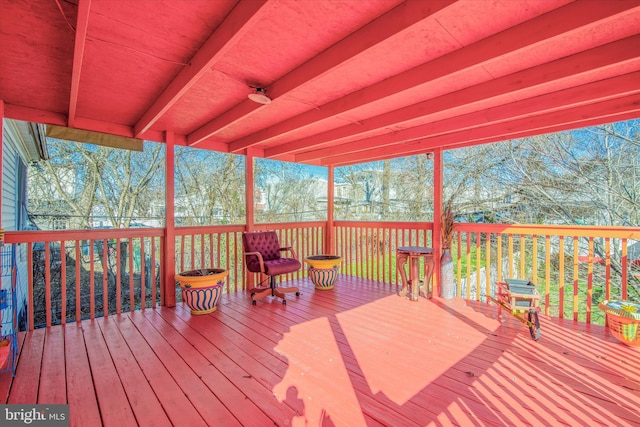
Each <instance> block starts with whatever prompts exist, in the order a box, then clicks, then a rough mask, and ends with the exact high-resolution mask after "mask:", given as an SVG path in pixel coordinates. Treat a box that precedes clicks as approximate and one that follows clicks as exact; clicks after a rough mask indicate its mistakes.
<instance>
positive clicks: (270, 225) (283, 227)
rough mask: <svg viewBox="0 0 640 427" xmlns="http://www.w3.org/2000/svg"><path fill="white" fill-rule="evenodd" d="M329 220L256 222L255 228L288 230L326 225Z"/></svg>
mask: <svg viewBox="0 0 640 427" xmlns="http://www.w3.org/2000/svg"><path fill="white" fill-rule="evenodd" d="M326 225H327V221H308V222H273V223H262V224H254V226H253V228H254V230H287V229H292V228H305V227H324V226H326Z"/></svg>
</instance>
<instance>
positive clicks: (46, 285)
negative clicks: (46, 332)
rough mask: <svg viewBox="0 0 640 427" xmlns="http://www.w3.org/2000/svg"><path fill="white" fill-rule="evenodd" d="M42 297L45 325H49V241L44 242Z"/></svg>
mask: <svg viewBox="0 0 640 427" xmlns="http://www.w3.org/2000/svg"><path fill="white" fill-rule="evenodd" d="M43 269H44V289H45V294H44V299H45V304H44V305H45V309H46V310H47V312H46V314H45V317H46V319H47V325H51V247H50V243H49V242H44V265H43Z"/></svg>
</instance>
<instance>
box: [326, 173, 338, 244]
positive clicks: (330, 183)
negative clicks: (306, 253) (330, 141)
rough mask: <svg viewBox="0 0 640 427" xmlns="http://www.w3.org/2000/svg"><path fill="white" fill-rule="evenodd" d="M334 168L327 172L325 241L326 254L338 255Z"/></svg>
mask: <svg viewBox="0 0 640 427" xmlns="http://www.w3.org/2000/svg"><path fill="white" fill-rule="evenodd" d="M334 186H335V183H334V167H333V166H329V168H328V171H327V234H326V237H325V240H324V253H326V254H334V255H337V253H336V244H335V243H336V238H335V237H336V236H335V230H334V229H333V211H334V208H333V207H334V203H335V202H334Z"/></svg>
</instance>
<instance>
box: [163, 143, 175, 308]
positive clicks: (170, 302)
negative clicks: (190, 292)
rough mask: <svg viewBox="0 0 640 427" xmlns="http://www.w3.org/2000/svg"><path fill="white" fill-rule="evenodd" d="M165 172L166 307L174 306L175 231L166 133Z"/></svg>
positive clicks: (171, 159) (172, 149) (171, 162)
mask: <svg viewBox="0 0 640 427" xmlns="http://www.w3.org/2000/svg"><path fill="white" fill-rule="evenodd" d="M165 138H166V150H167V152H166V156H165V157H166V172H165V180H166V186H167V191H166V192H165V203H164V204H165V221H166V222H165V230H166V232H165V243H164V272H165V276H164V279H165V280H164V289H165V292H164V303H165V305H166V306H167V307H175V305H176V279H175V274H176V230H175V227H176V226H175V211H174V198H175V183H174V178H175V145H174V144H175V136H174V134H173V132H169V131H167V132H166V136H165Z"/></svg>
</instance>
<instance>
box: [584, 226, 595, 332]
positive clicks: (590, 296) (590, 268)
mask: <svg viewBox="0 0 640 427" xmlns="http://www.w3.org/2000/svg"><path fill="white" fill-rule="evenodd" d="M592 300H593V237H589V260H588V264H587V317H586V320H585V322H586V323H591V304H592Z"/></svg>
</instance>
